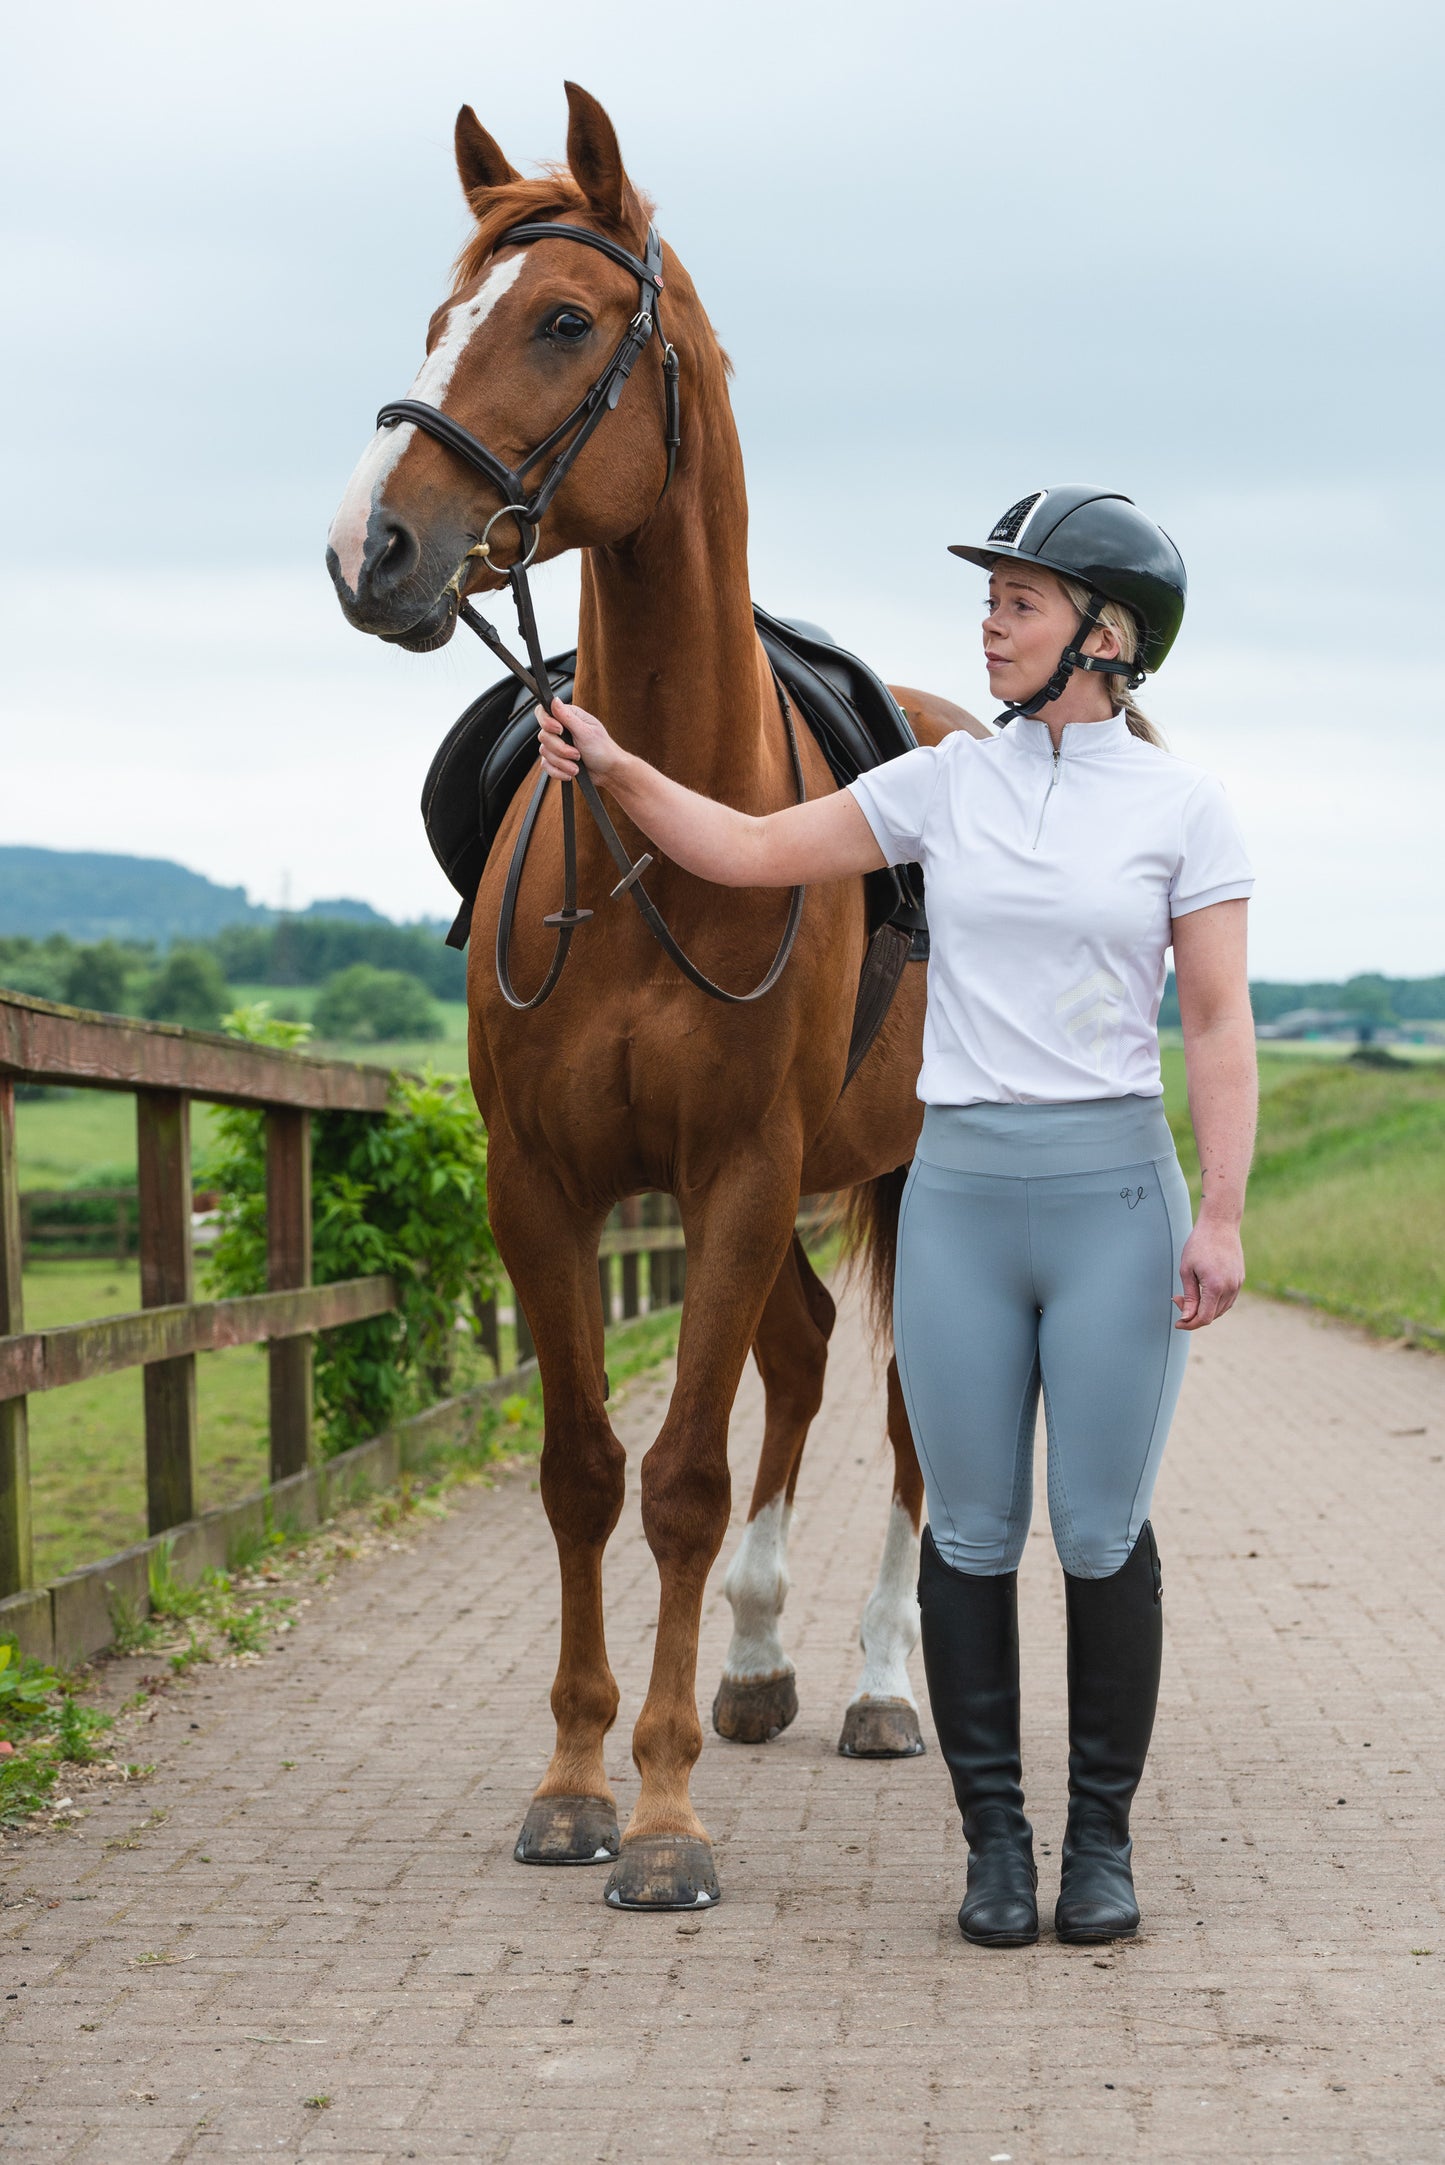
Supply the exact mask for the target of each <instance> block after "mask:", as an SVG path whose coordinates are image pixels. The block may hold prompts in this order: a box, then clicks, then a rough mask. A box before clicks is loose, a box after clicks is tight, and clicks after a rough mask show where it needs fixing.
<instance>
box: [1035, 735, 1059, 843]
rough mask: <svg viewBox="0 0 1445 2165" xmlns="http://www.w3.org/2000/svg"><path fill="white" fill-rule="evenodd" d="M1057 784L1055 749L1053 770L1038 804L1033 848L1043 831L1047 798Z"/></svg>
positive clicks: (1057, 770) (1057, 771) (1057, 760)
mask: <svg viewBox="0 0 1445 2165" xmlns="http://www.w3.org/2000/svg"><path fill="white" fill-rule="evenodd" d="M1058 786H1059V755H1058V753H1057V751H1056V752H1055V753H1054V771H1053V773H1052V774H1051V775H1050V776H1049V786H1048V788H1047V789H1046V790H1045V791H1044V801H1043V803H1042V804H1041V805H1040V806H1039V823H1038V825H1037V827H1035V829H1034V848H1035V849H1037V848H1038V846H1039V836H1040V835H1041V834H1042V833H1043V831H1044V814H1045V813H1046V812H1047V811H1048V809H1049V799H1050V797H1052V795H1053V793H1054V791H1055V790H1056V789H1057V788H1058Z"/></svg>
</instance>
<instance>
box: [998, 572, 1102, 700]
mask: <svg viewBox="0 0 1445 2165" xmlns="http://www.w3.org/2000/svg"><path fill="white" fill-rule="evenodd" d="M1078 628H1079V612H1078V610H1077V609H1076V608H1075V607H1074V605H1073V603H1072V602H1071V601H1070V600H1069V597H1068V595H1067V594H1066V593H1065V592H1064V589H1063V585H1062V582H1061V581H1060V580H1058V579H1056V578H1055V577H1054V574H1053V573H1052V572H1051V571H1045V570H1044V569H1043V568H1042V567H1041V566H1040V565H1037V564H1016V563H1014V562H1012V561H1011V560H1010V559H1009V558H1006V557H1001V558H1000V559H999V560H998V562H997V563H996V564H995V565H994V567H993V570H992V572H991V573H990V574H989V581H988V608H987V610H986V612H985V615H984V620H983V659H984V667H985V668H986V669H987V671H988V683H989V690H990V691H991V692H993V694H994V695H995V697H996V698H999V699H1001V700H1003V701H1004V703H1005V704H1006V705H1007V704H1009V703H1011V702H1013V701H1017V700H1024V699H1032V697H1033V695H1034V693H1035V692H1038V691H1042V690H1043V688H1044V686H1045V685H1046V684H1047V683H1048V681H1049V678H1050V677H1051V676H1052V675H1053V673H1054V671H1055V669H1057V667H1058V665H1059V656H1060V655H1061V654H1062V653H1063V651H1064V648H1065V647H1066V646H1067V645H1068V644H1069V641H1070V640H1071V639H1072V638H1073V636H1074V634H1075V632H1076V631H1077V630H1078ZM1118 651H1119V642H1118V640H1117V639H1116V638H1115V637H1114V634H1113V633H1112V632H1110V631H1103V630H1101V629H1099V628H1097V627H1096V628H1095V630H1094V631H1092V632H1091V633H1090V634H1089V637H1088V638H1087V639H1086V640H1085V642H1084V652H1085V653H1086V654H1098V655H1102V656H1104V657H1105V658H1107V659H1110V660H1112V659H1113V657H1114V656H1115V655H1117V653H1118Z"/></svg>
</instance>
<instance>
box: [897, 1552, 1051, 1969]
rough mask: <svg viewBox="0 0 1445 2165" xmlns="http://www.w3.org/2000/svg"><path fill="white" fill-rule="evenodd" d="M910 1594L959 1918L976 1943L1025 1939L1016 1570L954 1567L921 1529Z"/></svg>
mask: <svg viewBox="0 0 1445 2165" xmlns="http://www.w3.org/2000/svg"><path fill="white" fill-rule="evenodd" d="M918 1600H919V1605H920V1607H921V1609H922V1612H923V1666H924V1669H925V1671H926V1672H927V1676H928V1699H929V1704H930V1705H931V1707H932V1708H933V1722H934V1727H935V1728H936V1729H937V1731H938V1742H939V1745H940V1747H941V1749H942V1752H943V1756H944V1758H945V1760H946V1761H947V1762H948V1771H949V1773H950V1774H951V1775H952V1776H953V1793H954V1795H955V1796H956V1797H957V1799H958V1808H959V1810H960V1811H961V1812H962V1814H963V1833H964V1839H965V1840H966V1841H967V1843H968V1892H967V1893H966V1894H965V1896H964V1898H963V1907H962V1909H961V1910H960V1911H959V1913H958V1928H959V1930H960V1931H961V1932H962V1934H963V1936H964V1938H965V1939H968V1940H973V1941H974V1942H975V1943H976V1944H977V1945H978V1946H980V1947H1028V1946H1031V1945H1032V1943H1033V1942H1034V1941H1035V1940H1036V1939H1037V1938H1038V1936H1039V1909H1038V1901H1037V1898H1036V1895H1035V1889H1036V1888H1037V1886H1038V1873H1037V1872H1036V1871H1035V1869H1034V1835H1033V1828H1032V1827H1031V1826H1030V1825H1029V1823H1028V1821H1027V1820H1026V1819H1025V1817H1024V1792H1023V1784H1022V1779H1021V1777H1022V1767H1021V1765H1020V1760H1019V1607H1018V1573H1017V1572H1016V1571H1010V1572H1006V1573H1005V1574H1003V1575H1002V1576H1001V1577H999V1578H991V1579H985V1578H976V1577H975V1576H974V1575H973V1573H972V1572H968V1571H955V1570H954V1569H953V1567H952V1565H951V1564H946V1563H945V1562H944V1561H943V1558H942V1557H941V1556H940V1555H939V1553H938V1550H937V1549H936V1547H935V1546H934V1541H933V1535H932V1533H931V1532H929V1531H927V1530H926V1529H925V1532H924V1535H923V1550H922V1555H921V1557H920V1560H919V1571H918Z"/></svg>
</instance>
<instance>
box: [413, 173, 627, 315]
mask: <svg viewBox="0 0 1445 2165" xmlns="http://www.w3.org/2000/svg"><path fill="white" fill-rule="evenodd" d="M636 200H637V202H638V204H639V206H640V208H641V211H642V218H643V223H644V225H645V224H646V222H647V220H648V219H650V218H651V216H652V210H653V206H652V204H651V203H650V202H649V201H648V199H647V198H646V197H645V196H638V197H637V198H636ZM472 211H473V214H474V215H475V217H476V221H477V225H476V231H475V232H474V233H472V234H471V235H470V236H469V237H468V239H467V240H466V242H465V243H464V245H463V247H462V251H461V254H460V255H459V256H458V257H457V260H456V264H455V267H454V270H453V274H452V275H453V279H454V283H455V285H456V288H457V290H458V291H460V289H461V288H462V287H463V286H468V285H470V284H471V283H472V282H473V280H474V279H477V278H480V277H481V275H482V272H483V270H484V269H485V267H486V264H487V260H488V258H489V257H490V255H491V253H492V251H493V249H494V248H495V247H496V245H497V242H498V241H499V240H500V239H501V237H502V235H503V234H504V233H505V232H506V230H507V228H508V226H519V225H525V224H526V223H527V222H528V221H529V220H531V219H534V218H556V217H558V216H561V215H565V214H567V213H573V214H575V213H576V212H578V211H581V212H583V213H585V214H586V215H587V216H589V217H595V216H596V213H595V212H594V211H593V209H592V206H591V205H590V204H589V203H588V201H587V198H586V197H585V196H584V195H583V193H582V190H581V189H580V188H579V187H578V185H577V183H576V181H575V180H574V179H573V178H572V175H571V173H570V172H569V171H568V169H567V167H566V166H565V165H548V166H544V167H543V169H542V171H541V172H540V173H539V174H538V175H537V177H536V178H535V180H524V179H522V178H521V177H520V176H519V177H518V178H517V179H516V180H509V181H504V182H503V184H502V185H501V187H499V188H485V189H481V190H479V191H478V192H477V194H476V195H475V196H474V197H473V198H472ZM610 237H611V238H612V239H613V240H618V241H621V242H622V244H623V246H624V247H625V248H632V249H636V248H637V247H638V246H639V244H640V242H641V239H642V235H641V234H640V233H633V232H630V231H629V230H628V228H627V226H626V225H625V224H624V222H623V221H622V220H621V219H618V220H617V221H616V223H615V225H614V227H613V229H612V232H611V236H610Z"/></svg>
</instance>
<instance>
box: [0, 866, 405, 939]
mask: <svg viewBox="0 0 1445 2165" xmlns="http://www.w3.org/2000/svg"><path fill="white" fill-rule="evenodd" d="M295 914H296V915H297V916H298V917H302V918H306V917H323V918H327V919H329V920H333V921H334V920H337V919H340V920H343V921H344V922H346V923H349V924H363V925H384V924H388V923H390V919H389V918H386V917H383V916H382V915H381V913H380V911H379V910H374V909H373V908H372V907H371V904H370V903H369V902H352V901H348V900H345V899H337V900H334V901H327V902H313V903H311V904H310V906H309V907H308V908H307V909H304V910H298V911H297V912H296V913H295ZM277 916H278V913H277V912H276V911H275V910H270V909H266V908H265V907H264V906H263V905H262V904H260V903H255V902H250V901H248V900H247V897H246V890H245V889H244V887H221V886H218V885H217V883H216V882H215V881H214V880H208V879H207V878H206V877H205V875H204V874H203V873H200V872H191V871H188V870H187V868H186V867H185V866H184V865H179V864H173V863H172V862H171V861H170V859H169V858H166V857H123V856H118V855H112V854H111V853H109V852H108V851H103V850H67V849H36V848H32V847H29V846H27V845H18V844H12V845H8V846H7V845H0V936H5V935H9V936H10V937H12V938H14V937H22V938H28V939H32V940H43V939H47V938H49V936H50V935H51V934H52V933H56V932H61V933H64V934H65V935H66V936H67V938H69V939H72V940H77V941H81V942H88V941H94V940H121V941H139V942H141V943H145V942H152V943H154V945H155V946H157V947H160V948H165V947H169V946H170V945H171V944H172V943H173V942H174V941H176V940H204V939H209V938H211V937H212V936H213V935H214V934H216V933H218V932H221V931H224V930H225V929H226V928H227V927H228V926H231V925H255V926H265V925H274V924H275V923H276V922H277Z"/></svg>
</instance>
